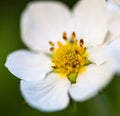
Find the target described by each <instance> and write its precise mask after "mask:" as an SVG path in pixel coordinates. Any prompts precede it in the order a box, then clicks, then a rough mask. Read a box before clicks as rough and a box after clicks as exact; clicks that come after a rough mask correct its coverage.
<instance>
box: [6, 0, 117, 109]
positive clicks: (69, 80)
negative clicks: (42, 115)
mask: <svg viewBox="0 0 120 116" xmlns="http://www.w3.org/2000/svg"><path fill="white" fill-rule="evenodd" d="M106 22H107V7H106V2H105V1H104V0H83V1H81V2H79V3H77V4H76V6H75V7H74V8H73V10H72V11H71V10H70V9H68V8H67V7H66V6H65V5H64V4H62V3H59V2H31V3H30V4H28V6H27V8H26V9H25V11H24V12H23V14H22V18H21V33H22V39H23V41H24V43H25V44H26V45H27V46H28V47H29V48H30V49H31V50H32V51H28V50H19V51H15V52H13V53H11V54H10V55H9V56H8V58H7V61H6V64H5V65H6V67H7V68H8V69H9V70H10V72H11V73H12V74H14V75H15V76H17V77H18V78H20V79H21V83H20V89H21V92H22V95H23V96H24V98H25V100H26V101H27V102H28V104H30V105H31V106H32V107H35V108H37V109H39V110H43V111H56V110H61V109H64V108H65V107H67V105H68V103H69V100H70V99H69V96H70V97H71V98H72V99H73V100H75V101H85V100H87V99H89V98H91V97H93V96H94V95H96V94H97V93H98V92H99V91H100V90H101V89H102V88H104V87H105V86H106V84H108V83H109V82H110V81H111V79H112V75H113V74H114V69H115V65H114V62H113V61H112V59H111V58H110V57H109V55H108V54H107V52H106V46H105V45H104V44H103V42H104V38H105V37H106V33H107V31H108V28H107V23H106ZM64 32H66V33H64ZM62 35H63V39H61V37H62ZM77 38H78V41H77ZM81 38H83V39H81ZM61 41H62V42H61ZM56 42H57V45H56ZM49 44H50V45H49ZM50 46H51V48H50ZM49 48H50V50H49Z"/></svg>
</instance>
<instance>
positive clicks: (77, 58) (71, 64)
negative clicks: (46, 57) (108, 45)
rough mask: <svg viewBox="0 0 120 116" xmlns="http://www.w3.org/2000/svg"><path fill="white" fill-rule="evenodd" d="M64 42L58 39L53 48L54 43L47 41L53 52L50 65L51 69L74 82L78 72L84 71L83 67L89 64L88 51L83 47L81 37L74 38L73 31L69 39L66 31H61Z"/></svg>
mask: <svg viewBox="0 0 120 116" xmlns="http://www.w3.org/2000/svg"><path fill="white" fill-rule="evenodd" d="M63 39H64V40H65V43H64V44H63V43H61V42H59V41H58V43H57V45H58V47H57V48H56V49H55V44H54V43H53V42H49V44H50V45H51V48H50V51H52V52H53V54H52V57H51V61H52V63H53V65H52V66H51V67H52V69H53V71H54V72H56V73H59V74H61V76H64V77H67V78H68V79H69V80H70V82H71V83H76V78H77V76H78V74H79V73H82V72H84V70H85V67H86V66H87V65H89V64H90V61H89V60H88V52H87V49H86V47H84V41H83V39H80V41H79V42H78V40H77V39H76V35H75V33H74V32H73V33H72V36H71V38H70V39H68V38H67V35H66V33H63Z"/></svg>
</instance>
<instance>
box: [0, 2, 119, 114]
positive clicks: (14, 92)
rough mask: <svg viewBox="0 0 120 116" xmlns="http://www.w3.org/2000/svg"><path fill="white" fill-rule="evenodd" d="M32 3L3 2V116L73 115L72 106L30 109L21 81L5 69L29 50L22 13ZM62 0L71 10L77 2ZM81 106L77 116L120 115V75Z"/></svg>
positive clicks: (0, 76) (0, 66) (0, 90)
mask: <svg viewBox="0 0 120 116" xmlns="http://www.w3.org/2000/svg"><path fill="white" fill-rule="evenodd" d="M29 1H30V0H3V1H2V0H1V1H0V116H61V115H62V116H69V115H70V112H71V111H70V110H71V109H70V106H68V107H67V108H66V109H65V110H63V111H59V112H55V113H43V112H40V111H37V110H36V109H33V108H31V107H30V106H28V105H27V104H26V103H25V101H24V99H23V97H22V96H21V93H20V90H19V79H17V78H15V77H14V76H13V75H12V74H11V73H10V72H9V71H8V70H7V69H6V68H5V67H4V63H5V60H6V57H7V55H8V54H9V53H11V52H12V51H14V50H18V49H21V48H25V45H24V44H23V43H22V41H21V37H20V25H19V22H20V15H21V12H22V11H23V9H24V8H25V6H26V4H27V3H28V2H29ZM60 1H61V2H64V3H65V4H67V5H68V6H69V7H70V8H72V6H73V5H74V4H75V3H76V2H77V0H60ZM108 71H109V70H108ZM77 105H78V109H77V114H76V115H77V116H79V115H80V116H120V76H118V75H116V76H115V78H114V79H113V81H112V82H111V83H110V84H109V85H108V86H107V87H106V88H105V89H104V90H103V91H102V92H101V93H100V94H98V95H97V96H95V97H94V98H92V99H90V100H88V101H86V102H83V103H77Z"/></svg>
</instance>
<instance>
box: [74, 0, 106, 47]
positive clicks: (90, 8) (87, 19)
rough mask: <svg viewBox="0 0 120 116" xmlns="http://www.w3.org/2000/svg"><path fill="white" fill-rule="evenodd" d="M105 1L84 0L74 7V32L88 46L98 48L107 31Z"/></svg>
mask: <svg viewBox="0 0 120 116" xmlns="http://www.w3.org/2000/svg"><path fill="white" fill-rule="evenodd" d="M106 8H107V7H106V2H105V0H82V1H80V2H79V3H77V4H76V6H75V7H74V23H75V27H74V30H75V32H76V33H77V36H78V38H84V40H85V43H86V44H87V45H93V46H97V45H98V44H101V43H102V42H103V40H104V37H105V34H106V31H107V24H106V21H107V9H106Z"/></svg>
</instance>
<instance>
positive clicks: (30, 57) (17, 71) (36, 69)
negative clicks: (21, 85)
mask: <svg viewBox="0 0 120 116" xmlns="http://www.w3.org/2000/svg"><path fill="white" fill-rule="evenodd" d="M50 65H51V61H50V59H49V58H48V57H46V56H45V55H43V54H36V53H32V52H30V51H27V50H18V51H15V52H13V53H11V54H10V55H8V57H7V61H6V63H5V66H6V67H7V68H8V69H9V71H10V72H11V73H12V74H14V75H15V76H17V77H18V78H20V79H23V80H26V81H36V80H42V79H44V77H45V75H46V73H48V72H49V71H50V68H51V67H50Z"/></svg>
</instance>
